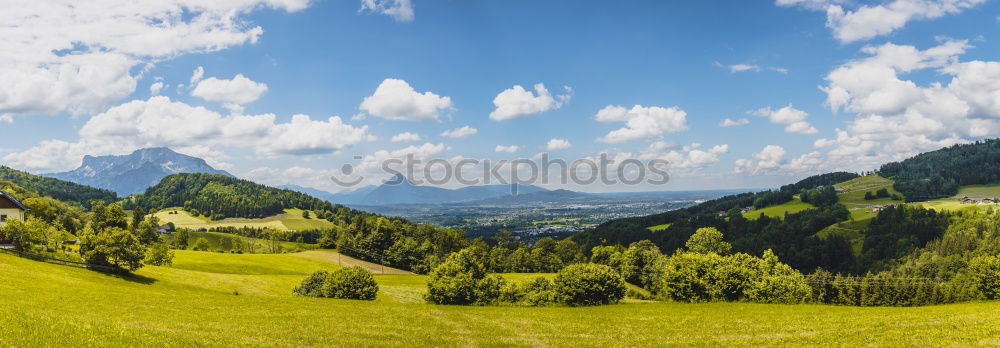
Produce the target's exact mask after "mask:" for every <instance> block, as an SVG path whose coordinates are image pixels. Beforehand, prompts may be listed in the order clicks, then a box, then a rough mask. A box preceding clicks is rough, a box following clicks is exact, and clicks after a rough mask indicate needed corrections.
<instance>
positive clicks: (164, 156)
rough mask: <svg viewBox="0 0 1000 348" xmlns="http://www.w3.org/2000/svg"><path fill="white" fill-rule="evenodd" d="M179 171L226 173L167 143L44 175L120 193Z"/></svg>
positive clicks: (88, 159) (86, 159)
mask: <svg viewBox="0 0 1000 348" xmlns="http://www.w3.org/2000/svg"><path fill="white" fill-rule="evenodd" d="M177 173H205V174H223V175H226V176H229V177H232V176H233V175H232V174H229V173H227V172H226V171H224V170H217V169H215V168H212V166H210V165H208V163H206V162H205V160H203V159H201V158H197V157H192V156H188V155H184V154H180V153H177V152H174V151H173V150H171V149H168V148H165V147H156V148H146V149H140V150H136V151H134V152H132V153H131V154H128V155H123V156H113V155H111V156H96V157H95V156H89V155H88V156H84V157H83V164H81V165H80V167H79V168H77V169H74V170H71V171H68V172H61V173H50V174H42V175H43V176H47V177H51V178H56V179H60V180H65V181H70V182H74V183H77V184H82V185H87V186H92V187H96V188H101V189H107V190H111V191H114V192H115V193H117V194H118V195H119V196H127V195H132V194H138V193H142V192H144V191H145V190H146V189H147V188H149V187H152V186H153V185H156V184H157V183H159V182H160V180H161V179H163V178H164V177H166V176H168V175H171V174H177Z"/></svg>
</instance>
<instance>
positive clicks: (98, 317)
mask: <svg viewBox="0 0 1000 348" xmlns="http://www.w3.org/2000/svg"><path fill="white" fill-rule="evenodd" d="M312 253H322V252H308V253H300V254H282V255H232V254H216V253H198V252H178V253H177V258H176V259H175V266H174V267H152V266H151V267H147V268H144V269H143V270H141V271H139V272H138V274H136V275H135V276H130V277H114V276H108V275H104V274H100V273H96V272H92V271H88V270H85V269H81V268H73V267H67V266H58V265H53V264H47V263H40V262H36V261H30V260H26V259H21V258H17V257H14V256H11V255H7V254H4V253H0V273H2V274H4V279H5V281H3V282H0V301H2V302H3V303H4V305H3V306H0V337H2V340H3V342H4V344H6V345H11V346H40V345H58V346H108V345H112V346H149V345H191V346H200V345H209V346H216V345H225V346H232V345H237V346H259V345H267V346H323V345H329V344H330V342H336V344H337V345H344V346H370V345H379V346H400V347H403V346H406V347H413V346H459V345H474V346H491V345H500V346H644V345H649V343H650V342H656V344H657V345H726V346H733V345H750V346H762V345H763V346H772V345H825V346H829V345H835V346H862V345H912V346H918V345H919V346H927V345H930V346H938V345H962V346H971V345H977V344H987V345H989V344H993V343H996V336H995V332H996V330H995V329H996V318H997V317H1000V302H995V301H994V302H978V303H964V304H956V305H944V306H932V307H918V308H887V307H876V308H864V307H849V306H822V305H794V306H789V305H763V304H747V303H706V304H684V303H670V302H658V303H630V304H619V305H612V306H599V307H582V308H573V307H536V308H519V307H466V306H435V305H428V304H423V303H422V299H421V298H420V296H421V294H422V291H423V290H422V289H423V288H424V286H425V285H424V284H425V282H426V277H423V276H411V275H375V279H376V281H377V282H378V283H379V288H380V291H379V294H378V298H377V299H376V300H375V301H373V302H367V301H352V300H334V299H321V298H308V297H296V296H292V295H291V289H292V287H294V286H295V285H296V284H297V283H298V282H299V281H300V280H301V279H302V278H303V277H305V275H306V274H308V273H309V272H312V271H315V270H318V269H333V268H336V267H337V265H336V264H335V263H332V262H331V261H328V259H317V258H314V257H311V255H312ZM334 255H335V254H334ZM705 323H710V325H706V324H705ZM262 328H266V329H262ZM956 328H961V329H956Z"/></svg>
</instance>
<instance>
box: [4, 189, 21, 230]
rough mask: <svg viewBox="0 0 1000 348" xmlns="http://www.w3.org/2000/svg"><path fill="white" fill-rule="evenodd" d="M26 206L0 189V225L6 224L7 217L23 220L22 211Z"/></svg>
mask: <svg viewBox="0 0 1000 348" xmlns="http://www.w3.org/2000/svg"><path fill="white" fill-rule="evenodd" d="M27 211H28V207H26V206H24V204H21V202H19V201H18V200H17V198H14V196H11V195H10V194H9V193H7V191H4V190H0V226H4V225H6V224H7V220H8V219H18V220H21V221H24V213H25V212H27Z"/></svg>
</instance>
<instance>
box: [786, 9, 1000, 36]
mask: <svg viewBox="0 0 1000 348" xmlns="http://www.w3.org/2000/svg"><path fill="white" fill-rule="evenodd" d="M984 2H986V0H893V1H888V2H885V3H882V4H877V5H862V6H853V5H854V4H855V2H853V1H846V0H777V1H776V4H777V5H779V6H800V7H803V8H807V9H811V10H818V11H825V12H826V26H827V27H828V28H830V30H832V31H833V37H834V38H836V39H837V40H839V41H840V42H842V43H850V42H855V41H861V40H868V39H871V38H874V37H877V36H882V35H887V34H890V33H892V32H894V31H896V30H899V29H901V28H903V27H904V26H906V24H907V23H908V22H911V21H914V20H927V19H934V18H940V17H943V16H945V15H955V14H959V13H961V12H962V11H964V10H966V9H969V8H972V7H975V6H977V5H979V4H982V3H984Z"/></svg>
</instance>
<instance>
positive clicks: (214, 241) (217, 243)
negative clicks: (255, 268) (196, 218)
mask: <svg viewBox="0 0 1000 348" xmlns="http://www.w3.org/2000/svg"><path fill="white" fill-rule="evenodd" d="M198 238H205V241H207V242H208V250H209V251H224V252H228V251H229V250H225V249H224V248H223V247H222V244H223V243H224V242H223V240H228V241H229V243H228V244H229V245H230V246H233V245H239V243H241V242H242V239H243V238H244V237H240V236H238V235H235V234H231V233H222V232H188V249H190V248H192V247H194V243H195V241H196V240H198ZM250 239H252V240H253V241H254V242H255V243H254V246H255V247H254V252H256V253H268V252H270V251H271V250H270V248H269V247H268V243H270V242H269V241H265V240H263V239H257V238H250ZM278 243H279V244H280V245H281V249H282V250H283V251H286V252H296V251H302V250H310V249H316V248H317V245H315V244H305V243H295V242H278Z"/></svg>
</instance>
